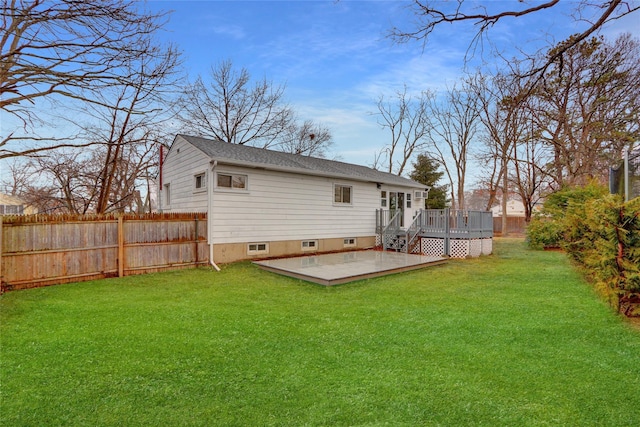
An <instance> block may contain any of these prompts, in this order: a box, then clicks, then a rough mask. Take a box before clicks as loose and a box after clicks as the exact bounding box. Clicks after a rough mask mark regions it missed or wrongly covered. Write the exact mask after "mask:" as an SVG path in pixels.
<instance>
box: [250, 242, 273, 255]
mask: <svg viewBox="0 0 640 427" xmlns="http://www.w3.org/2000/svg"><path fill="white" fill-rule="evenodd" d="M253 245H255V246H256V249H251V246H253ZM260 245H264V247H265V248H264V249H258V246H260ZM268 253H269V243H268V242H251V243H247V255H262V254H268Z"/></svg>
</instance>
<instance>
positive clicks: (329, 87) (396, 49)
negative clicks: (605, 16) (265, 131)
mask: <svg viewBox="0 0 640 427" xmlns="http://www.w3.org/2000/svg"><path fill="white" fill-rule="evenodd" d="M478 3H482V4H484V5H487V6H488V7H496V6H500V5H501V4H502V5H504V3H505V2H503V1H493V2H490V1H483V2H478ZM509 3H511V4H514V3H516V2H515V1H513V0H512V1H509ZM407 5H408V2H405V1H397V0H396V1H355V0H351V1H349V0H341V1H333V0H324V1H312V0H299V1H219V0H208V1H159V0H156V1H151V2H150V3H148V7H150V8H151V9H152V10H154V11H158V10H172V11H173V12H172V13H171V14H170V15H169V22H168V23H167V25H166V30H167V31H166V32H165V33H164V34H163V35H162V37H163V38H164V39H165V40H169V41H172V42H174V43H176V44H177V45H178V47H179V48H180V49H181V50H182V52H183V54H184V56H185V67H186V69H187V70H188V72H189V74H190V76H191V77H192V78H194V77H196V76H197V75H198V74H202V75H206V74H207V73H208V72H209V70H210V67H211V65H212V64H216V63H218V62H220V61H222V60H226V59H230V60H231V61H232V62H233V63H234V66H236V67H244V68H246V69H247V70H248V71H249V72H250V74H251V75H252V76H253V77H256V78H262V77H266V78H267V79H269V80H271V81H273V82H274V83H275V84H285V85H286V92H285V93H286V98H287V101H288V102H289V103H290V104H291V105H292V107H294V109H295V110H296V111H297V112H298V114H299V116H300V118H301V119H312V120H314V121H316V122H321V123H324V124H325V125H327V126H328V127H329V128H330V129H331V131H332V133H333V136H334V146H333V148H332V150H331V153H330V155H329V156H330V157H337V158H339V159H341V160H343V161H347V162H352V163H358V164H365V165H370V164H371V163H372V162H373V159H374V153H375V152H376V151H378V150H380V149H381V148H382V147H383V146H384V145H385V144H386V143H387V142H388V139H389V136H388V135H387V133H386V131H385V130H384V129H382V128H381V127H380V126H379V125H378V124H377V119H376V117H375V115H373V114H372V113H373V112H374V111H375V110H376V104H375V103H376V100H377V99H378V98H379V96H380V95H385V96H391V95H393V94H394V93H395V92H396V91H398V90H400V89H402V88H403V86H404V85H406V86H407V87H408V90H409V91H420V90H425V89H432V90H438V89H443V88H446V87H447V86H451V85H452V84H453V83H454V82H455V81H456V80H457V79H458V78H459V77H460V76H461V75H462V72H463V66H464V63H465V61H464V60H465V55H467V56H468V54H469V52H468V47H469V42H470V40H471V38H472V36H473V34H474V32H473V28H472V27H471V26H470V25H466V26H464V25H449V26H447V27H442V28H441V29H440V31H438V32H437V33H435V34H434V35H433V37H432V38H431V39H430V41H429V43H427V44H426V45H425V46H424V49H423V46H422V44H420V43H409V44H402V45H398V44H394V43H392V41H391V40H390V39H388V38H387V37H385V35H386V34H387V33H388V31H389V30H390V28H392V26H394V25H395V26H398V27H400V28H407V29H409V28H411V23H412V22H413V20H414V18H415V17H414V16H413V15H412V13H411V12H410V11H409V10H408V9H407ZM561 6H562V7H564V9H561V10H560V11H558V10H557V9H555V8H554V11H553V12H552V13H541V14H538V15H533V16H531V17H525V18H518V19H510V20H507V21H504V23H500V24H498V25H496V26H495V27H494V28H492V30H491V33H490V42H491V43H493V44H494V45H495V46H496V47H497V48H498V49H499V50H501V51H502V52H503V53H504V54H505V55H507V56H509V57H510V56H513V55H516V54H517V49H523V50H525V51H527V52H533V51H535V50H537V49H539V48H541V47H543V46H546V45H548V43H549V42H558V41H560V40H562V39H564V38H565V37H567V36H568V35H570V34H572V33H575V32H577V31H578V30H580V29H581V28H583V27H584V24H581V25H580V24H578V25H576V24H575V23H574V20H573V19H572V18H571V17H570V16H568V13H569V12H570V9H569V8H566V6H571V2H565V4H564V5H562V4H561ZM632 18H633V19H626V20H624V21H620V22H618V23H617V24H616V25H615V27H614V28H609V29H607V31H608V32H609V33H610V34H611V35H612V36H615V35H616V34H617V33H619V32H621V31H633V32H636V33H637V32H638V27H640V25H639V23H638V17H637V16H636V17H632ZM484 47H485V49H484V52H483V53H480V52H477V53H476V54H475V55H473V58H472V62H471V64H472V67H473V66H475V65H478V64H480V62H481V61H485V63H488V64H489V65H491V64H492V63H495V61H496V60H495V59H493V58H492V57H491V55H490V52H489V51H490V50H491V49H490V47H489V46H487V45H485V46H484Z"/></svg>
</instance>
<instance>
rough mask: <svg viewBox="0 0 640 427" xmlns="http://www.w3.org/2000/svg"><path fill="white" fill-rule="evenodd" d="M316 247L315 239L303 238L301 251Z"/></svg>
mask: <svg viewBox="0 0 640 427" xmlns="http://www.w3.org/2000/svg"><path fill="white" fill-rule="evenodd" d="M317 248H318V241H317V240H303V241H302V250H303V251H314V250H316V249H317Z"/></svg>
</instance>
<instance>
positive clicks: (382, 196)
mask: <svg viewBox="0 0 640 427" xmlns="http://www.w3.org/2000/svg"><path fill="white" fill-rule="evenodd" d="M380 207H382V208H386V207H387V192H386V191H381V192H380Z"/></svg>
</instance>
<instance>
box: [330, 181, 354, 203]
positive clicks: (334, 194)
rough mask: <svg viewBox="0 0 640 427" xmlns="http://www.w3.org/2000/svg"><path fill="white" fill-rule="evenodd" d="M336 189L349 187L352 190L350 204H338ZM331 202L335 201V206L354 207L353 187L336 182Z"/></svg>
mask: <svg viewBox="0 0 640 427" xmlns="http://www.w3.org/2000/svg"><path fill="white" fill-rule="evenodd" d="M336 187H349V188H350V189H351V191H350V192H349V193H350V197H349V200H350V201H349V203H344V202H336ZM332 190H333V191H332V193H331V200H332V201H333V205H334V206H353V185H350V184H341V183H339V182H335V183H334V184H333V187H332Z"/></svg>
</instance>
